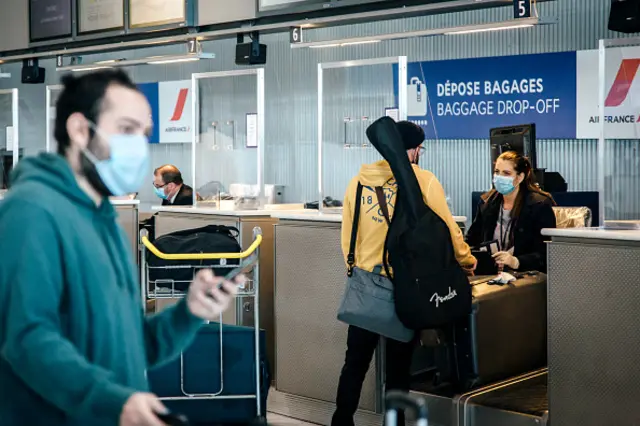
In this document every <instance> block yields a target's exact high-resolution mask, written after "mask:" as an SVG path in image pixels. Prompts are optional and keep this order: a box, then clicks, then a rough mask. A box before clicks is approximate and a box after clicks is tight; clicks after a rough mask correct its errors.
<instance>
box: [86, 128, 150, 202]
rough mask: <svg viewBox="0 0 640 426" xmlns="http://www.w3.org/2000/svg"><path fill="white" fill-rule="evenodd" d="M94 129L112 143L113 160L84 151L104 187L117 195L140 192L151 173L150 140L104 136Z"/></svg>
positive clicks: (140, 137)
mask: <svg viewBox="0 0 640 426" xmlns="http://www.w3.org/2000/svg"><path fill="white" fill-rule="evenodd" d="M92 128H93V129H94V131H95V132H96V133H97V134H98V135H100V137H102V138H103V139H104V140H106V141H107V142H108V143H109V150H110V153H111V154H110V157H109V158H108V159H106V160H98V159H97V158H96V157H95V155H93V153H91V152H90V151H89V150H87V149H85V150H84V151H83V152H84V155H85V156H86V157H87V159H88V160H89V161H90V162H91V163H92V164H93V165H94V167H95V168H96V172H97V173H98V176H99V178H100V180H101V181H102V183H103V184H104V186H105V187H106V188H107V189H108V190H109V192H111V195H114V196H122V195H127V194H130V193H132V192H137V191H138V190H139V189H140V187H141V186H142V185H143V183H144V180H145V178H146V177H147V175H148V173H149V162H150V161H149V140H148V138H147V137H146V136H144V135H126V134H121V135H112V136H110V137H105V136H104V135H102V134H101V132H100V131H99V130H98V129H97V128H96V127H95V126H92Z"/></svg>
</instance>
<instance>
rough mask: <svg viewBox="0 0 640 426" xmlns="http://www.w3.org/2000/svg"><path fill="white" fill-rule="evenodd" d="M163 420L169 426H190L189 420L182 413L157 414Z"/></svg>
mask: <svg viewBox="0 0 640 426" xmlns="http://www.w3.org/2000/svg"><path fill="white" fill-rule="evenodd" d="M156 416H158V418H159V419H160V421H161V422H163V423H164V424H166V425H167V426H189V420H188V419H187V418H186V417H185V416H183V415H182V414H173V413H166V414H156Z"/></svg>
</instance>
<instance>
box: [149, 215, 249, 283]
mask: <svg viewBox="0 0 640 426" xmlns="http://www.w3.org/2000/svg"><path fill="white" fill-rule="evenodd" d="M239 234H240V232H239V231H238V229H237V228H233V227H230V226H219V225H209V226H205V227H203V228H196V229H186V230H183V231H178V232H173V233H171V234H166V235H163V236H161V237H159V238H158V239H157V240H155V241H154V243H153V244H154V245H155V246H156V247H157V248H158V250H160V251H161V252H163V253H166V254H189V253H240V252H241V251H242V248H241V247H240V244H239V243H238V236H239ZM239 263H240V261H239V259H226V260H225V261H223V262H222V264H221V261H220V260H164V259H160V258H159V257H157V256H156V255H154V254H153V253H151V252H150V251H147V264H148V266H149V281H150V282H151V283H155V284H156V287H162V288H173V289H175V290H178V291H185V290H186V289H187V288H188V287H189V284H190V282H191V281H192V280H193V277H194V276H195V274H196V273H197V272H198V270H199V269H200V268H202V267H207V266H210V267H212V269H213V271H214V272H215V274H216V275H225V274H226V273H227V272H228V271H229V270H230V269H229V268H228V267H227V268H225V267H220V266H221V265H222V266H225V265H226V266H229V265H238V264H239ZM176 266H182V268H176Z"/></svg>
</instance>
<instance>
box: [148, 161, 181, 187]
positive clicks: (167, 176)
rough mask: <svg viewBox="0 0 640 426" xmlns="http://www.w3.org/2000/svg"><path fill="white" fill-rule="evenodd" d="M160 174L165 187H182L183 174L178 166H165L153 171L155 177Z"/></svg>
mask: <svg viewBox="0 0 640 426" xmlns="http://www.w3.org/2000/svg"><path fill="white" fill-rule="evenodd" d="M158 174H160V176H162V182H164V184H165V185H166V184H169V183H175V184H176V185H182V183H183V182H184V181H183V180H182V173H180V170H178V168H177V167H176V166H174V165H171V164H165V165H164V166H160V167H158V168H157V169H155V170H154V171H153V175H154V176H155V175H158Z"/></svg>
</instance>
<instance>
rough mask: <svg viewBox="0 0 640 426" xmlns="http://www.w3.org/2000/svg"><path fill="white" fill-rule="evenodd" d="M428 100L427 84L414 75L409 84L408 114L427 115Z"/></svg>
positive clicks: (413, 115) (415, 115) (412, 115)
mask: <svg viewBox="0 0 640 426" xmlns="http://www.w3.org/2000/svg"><path fill="white" fill-rule="evenodd" d="M427 102H428V96H427V85H426V84H424V83H423V82H422V81H420V79H419V78H418V77H412V78H411V81H410V82H409V85H408V86H407V115H408V116H409V117H426V116H427Z"/></svg>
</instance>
